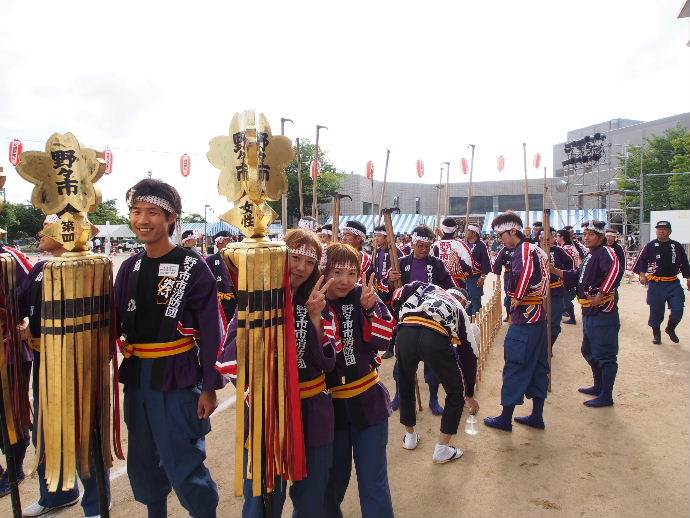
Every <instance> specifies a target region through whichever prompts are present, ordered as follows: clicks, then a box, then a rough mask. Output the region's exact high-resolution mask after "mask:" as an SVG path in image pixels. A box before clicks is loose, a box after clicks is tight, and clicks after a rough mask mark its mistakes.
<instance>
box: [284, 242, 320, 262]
mask: <svg viewBox="0 0 690 518" xmlns="http://www.w3.org/2000/svg"><path fill="white" fill-rule="evenodd" d="M290 253H291V254H296V255H303V256H304V257H309V258H310V259H314V261H316V260H317V257H316V250H314V248H313V247H311V246H307V244H306V243H303V244H302V245H301V246H298V247H297V248H290Z"/></svg>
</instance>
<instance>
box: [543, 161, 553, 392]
mask: <svg viewBox="0 0 690 518" xmlns="http://www.w3.org/2000/svg"><path fill="white" fill-rule="evenodd" d="M546 190H547V187H546V167H545V168H544V194H545V195H546ZM543 223H544V227H543V228H544V231H543V233H542V243H541V247H542V249H543V250H544V252H546V255H547V257H548V258H549V259H548V260H549V264H551V209H547V208H544V222H543ZM546 277H547V279H546V299H545V300H544V311H546V343H547V346H548V353H547V355H546V358H547V360H548V362H549V386H548V390H549V392H551V379H552V378H553V376H552V374H551V351H552V348H553V344H552V343H551V328H552V325H553V324H552V321H551V274H549V273H547V274H546Z"/></svg>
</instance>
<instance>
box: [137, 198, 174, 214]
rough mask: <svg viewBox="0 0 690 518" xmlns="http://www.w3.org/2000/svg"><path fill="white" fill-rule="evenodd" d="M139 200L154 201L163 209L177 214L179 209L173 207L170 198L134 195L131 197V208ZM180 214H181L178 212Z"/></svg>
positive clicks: (153, 202) (154, 203)
mask: <svg viewBox="0 0 690 518" xmlns="http://www.w3.org/2000/svg"><path fill="white" fill-rule="evenodd" d="M138 201H143V202H144V203H152V204H153V205H157V206H159V207H160V208H161V209H163V210H165V211H168V212H170V213H172V214H177V211H176V210H175V209H173V206H172V205H171V204H170V202H169V201H168V200H165V199H163V198H160V197H159V196H151V195H147V196H135V195H132V197H131V198H130V199H129V208H130V209H131V208H132V207H133V206H134V204H135V203H136V202H138ZM178 216H179V214H178Z"/></svg>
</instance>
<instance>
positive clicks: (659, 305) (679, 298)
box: [647, 279, 685, 327]
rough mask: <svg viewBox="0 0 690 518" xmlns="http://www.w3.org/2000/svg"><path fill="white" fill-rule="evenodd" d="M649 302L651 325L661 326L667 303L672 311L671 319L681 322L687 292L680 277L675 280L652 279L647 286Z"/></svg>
mask: <svg viewBox="0 0 690 518" xmlns="http://www.w3.org/2000/svg"><path fill="white" fill-rule="evenodd" d="M647 304H649V322H648V323H649V327H661V323H662V322H663V321H664V312H665V310H666V304H668V309H669V310H670V311H671V314H670V315H669V317H668V319H669V321H673V322H676V323H677V322H680V320H681V319H682V318H683V307H684V306H685V292H683V287H682V286H681V284H680V281H679V280H678V279H676V280H675V281H673V282H656V281H650V283H649V285H648V286H647Z"/></svg>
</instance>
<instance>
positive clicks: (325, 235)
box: [319, 223, 333, 272]
mask: <svg viewBox="0 0 690 518" xmlns="http://www.w3.org/2000/svg"><path fill="white" fill-rule="evenodd" d="M332 238H333V225H332V224H330V223H327V224H326V225H324V226H323V227H321V232H319V240H320V241H321V261H320V262H319V271H321V272H322V271H323V270H324V268H326V249H328V245H329V244H330V243H331V241H332Z"/></svg>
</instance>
